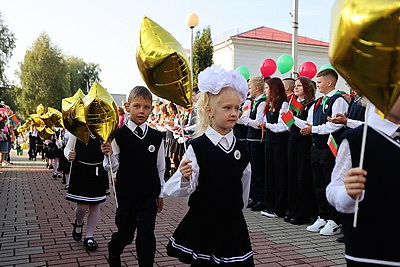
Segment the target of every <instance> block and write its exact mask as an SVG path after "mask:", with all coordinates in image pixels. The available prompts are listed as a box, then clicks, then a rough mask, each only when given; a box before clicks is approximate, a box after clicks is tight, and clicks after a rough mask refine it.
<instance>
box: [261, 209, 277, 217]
mask: <svg viewBox="0 0 400 267" xmlns="http://www.w3.org/2000/svg"><path fill="white" fill-rule="evenodd" d="M261 215H263V216H267V217H270V218H278V215H276V214H275V212H272V211H267V210H263V211H261Z"/></svg>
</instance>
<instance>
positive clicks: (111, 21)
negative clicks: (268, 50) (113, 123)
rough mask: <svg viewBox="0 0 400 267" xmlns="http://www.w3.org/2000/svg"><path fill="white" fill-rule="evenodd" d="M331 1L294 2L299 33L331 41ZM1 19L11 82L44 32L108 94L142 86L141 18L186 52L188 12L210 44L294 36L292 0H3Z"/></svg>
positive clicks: (0, 6)
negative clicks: (9, 46) (261, 31)
mask: <svg viewBox="0 0 400 267" xmlns="http://www.w3.org/2000/svg"><path fill="white" fill-rule="evenodd" d="M334 2H335V1H334V0H322V1H321V0H299V32H298V33H299V35H300V36H306V37H309V38H314V39H318V40H323V41H327V42H329V35H330V25H331V8H332V6H333V4H334ZM0 13H1V16H2V19H3V20H4V22H5V24H6V25H7V26H8V29H9V30H10V31H12V32H13V33H14V35H15V38H16V48H15V49H14V51H13V57H12V58H11V60H10V61H9V64H8V68H7V71H6V75H7V78H8V79H9V80H10V81H12V83H13V84H19V80H18V78H17V76H16V75H15V74H14V73H15V72H16V71H18V70H19V67H18V66H19V65H18V63H19V62H22V61H23V59H24V55H25V53H26V51H27V50H28V49H30V48H31V47H32V45H33V43H34V42H35V40H36V39H37V38H38V37H39V35H40V34H41V33H43V32H44V33H46V34H48V35H49V37H50V39H51V41H52V44H53V45H55V46H57V47H58V48H59V49H61V51H62V52H63V53H64V54H66V55H69V56H75V57H78V58H81V59H83V60H84V61H85V62H87V63H89V62H92V63H97V64H99V65H100V69H101V73H100V79H101V82H100V84H101V85H102V86H103V87H105V88H106V89H107V90H108V91H109V92H110V93H114V94H128V93H129V91H130V90H131V89H132V88H133V87H134V86H136V85H145V84H144V82H143V80H142V79H141V76H140V73H139V70H138V68H137V63H136V60H135V54H136V47H137V43H138V37H139V30H140V24H141V21H142V19H143V17H144V16H147V17H149V18H150V19H152V20H153V21H155V22H156V23H158V24H159V25H160V26H162V27H163V28H164V29H166V30H167V31H168V32H170V33H171V34H172V35H173V36H174V37H175V39H177V41H178V42H180V43H181V44H182V46H183V47H184V48H187V49H189V48H190V36H191V31H190V28H189V27H188V26H187V25H186V24H185V18H186V15H187V14H189V13H195V14H197V15H198V16H199V25H197V26H196V27H195V28H194V32H196V31H202V30H203V29H204V28H205V27H207V26H210V29H211V34H212V38H213V40H216V39H219V38H220V37H221V36H225V35H226V34H229V33H230V34H231V35H232V34H236V33H239V32H243V31H247V30H251V29H254V28H257V27H260V26H265V27H270V28H274V29H277V30H281V31H286V32H292V24H291V22H292V18H291V16H290V13H293V0H241V1H240V0H187V1H183V0H169V1H168V0H140V1H137V0H113V1H112V0H68V1H67V0H57V1H55V0H35V1H32V0H12V1H10V0H7V1H6V0H1V5H0ZM260 63H261V62H260Z"/></svg>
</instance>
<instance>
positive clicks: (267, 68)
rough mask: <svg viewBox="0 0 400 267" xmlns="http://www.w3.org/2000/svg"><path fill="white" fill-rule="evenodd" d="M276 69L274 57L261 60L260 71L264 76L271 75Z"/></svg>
mask: <svg viewBox="0 0 400 267" xmlns="http://www.w3.org/2000/svg"><path fill="white" fill-rule="evenodd" d="M275 71H276V63H275V60H273V59H272V58H267V59H264V60H263V62H261V66H260V72H261V75H262V76H263V77H269V76H271V75H272V74H274V73H275Z"/></svg>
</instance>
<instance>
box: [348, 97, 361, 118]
mask: <svg viewBox="0 0 400 267" xmlns="http://www.w3.org/2000/svg"><path fill="white" fill-rule="evenodd" d="M365 109H366V107H364V106H363V105H361V99H360V100H358V101H355V100H354V99H352V100H351V101H350V104H349V109H348V112H347V118H349V119H352V120H357V121H365Z"/></svg>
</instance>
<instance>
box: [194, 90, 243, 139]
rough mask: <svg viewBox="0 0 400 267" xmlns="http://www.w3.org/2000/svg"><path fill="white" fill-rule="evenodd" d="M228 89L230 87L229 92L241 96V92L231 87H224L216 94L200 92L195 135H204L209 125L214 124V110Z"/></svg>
mask: <svg viewBox="0 0 400 267" xmlns="http://www.w3.org/2000/svg"><path fill="white" fill-rule="evenodd" d="M226 89H229V93H235V94H237V95H238V96H239V93H238V92H237V91H236V90H235V89H233V88H231V87H225V88H222V89H221V91H220V93H218V94H216V95H214V94H211V93H209V92H202V93H200V96H199V98H198V100H197V102H196V104H197V117H196V130H195V133H194V137H199V136H201V135H203V134H204V133H205V131H206V130H207V127H208V126H211V125H212V115H213V110H214V108H215V107H216V106H217V104H218V103H219V101H220V100H221V98H222V96H223V95H224V94H226V93H228V91H227V90H226Z"/></svg>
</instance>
